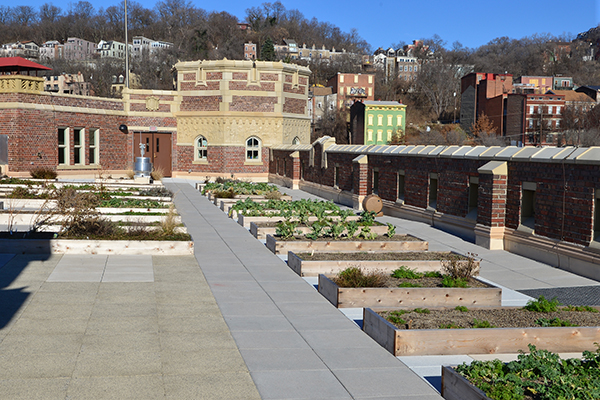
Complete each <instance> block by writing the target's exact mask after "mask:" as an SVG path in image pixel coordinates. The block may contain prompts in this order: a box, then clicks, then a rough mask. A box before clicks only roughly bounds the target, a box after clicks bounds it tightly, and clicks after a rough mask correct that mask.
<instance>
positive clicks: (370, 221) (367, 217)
mask: <svg viewBox="0 0 600 400" xmlns="http://www.w3.org/2000/svg"><path fill="white" fill-rule="evenodd" d="M376 215H377V214H375V212H374V211H363V212H362V213H361V214H360V220H359V221H358V222H359V223H360V225H364V226H372V225H374V224H375V216H376Z"/></svg>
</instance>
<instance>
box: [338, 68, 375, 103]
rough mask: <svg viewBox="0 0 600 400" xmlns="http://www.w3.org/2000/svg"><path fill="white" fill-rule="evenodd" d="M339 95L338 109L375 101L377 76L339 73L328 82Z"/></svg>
mask: <svg viewBox="0 0 600 400" xmlns="http://www.w3.org/2000/svg"><path fill="white" fill-rule="evenodd" d="M327 86H331V87H332V88H333V93H337V107H338V108H339V109H341V108H342V107H346V108H350V107H351V106H352V104H354V102H355V101H365V100H375V75H373V74H345V73H341V72H338V73H337V74H336V75H334V76H333V77H331V78H330V79H329V81H327Z"/></svg>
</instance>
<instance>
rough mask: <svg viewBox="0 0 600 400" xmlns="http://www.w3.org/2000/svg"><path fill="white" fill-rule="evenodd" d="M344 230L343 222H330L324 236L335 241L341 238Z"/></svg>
mask: <svg viewBox="0 0 600 400" xmlns="http://www.w3.org/2000/svg"><path fill="white" fill-rule="evenodd" d="M345 230H346V225H345V224H344V223H343V222H331V224H330V225H329V227H328V229H327V232H325V234H326V235H328V236H331V237H332V238H334V239H337V238H340V237H341V236H342V234H343V233H344V231H345Z"/></svg>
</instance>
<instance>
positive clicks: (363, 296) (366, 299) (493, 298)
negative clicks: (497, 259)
mask: <svg viewBox="0 0 600 400" xmlns="http://www.w3.org/2000/svg"><path fill="white" fill-rule="evenodd" d="M336 288H337V290H338V295H337V297H338V304H337V307H339V308H351V307H442V306H446V307H449V306H454V307H456V306H467V307H471V306H500V305H502V289H500V288H496V287H490V288H426V287H423V288H342V287H338V286H337V285H336Z"/></svg>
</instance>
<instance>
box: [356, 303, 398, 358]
mask: <svg viewBox="0 0 600 400" xmlns="http://www.w3.org/2000/svg"><path fill="white" fill-rule="evenodd" d="M363 331H364V332H365V333H367V335H369V336H370V337H371V338H373V340H375V341H376V342H377V343H379V344H380V345H381V346H382V347H383V348H384V349H386V350H387V351H389V352H390V353H392V354H394V349H395V347H394V346H395V345H396V327H395V326H394V325H392V324H390V323H389V322H388V321H386V320H385V319H384V318H381V317H380V316H379V314H377V313H376V312H375V311H373V310H371V309H370V308H365V309H364V310H363Z"/></svg>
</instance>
